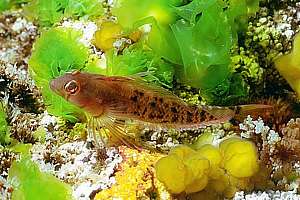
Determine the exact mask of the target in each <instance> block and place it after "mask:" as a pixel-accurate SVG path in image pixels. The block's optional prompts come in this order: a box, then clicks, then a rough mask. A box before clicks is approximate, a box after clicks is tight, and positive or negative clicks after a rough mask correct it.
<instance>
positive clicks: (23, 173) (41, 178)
mask: <svg viewBox="0 0 300 200" xmlns="http://www.w3.org/2000/svg"><path fill="white" fill-rule="evenodd" d="M8 180H9V181H10V182H11V183H12V185H13V186H14V191H13V193H12V200H27V199H30V200H39V199H44V200H54V199H55V200H70V199H72V195H71V194H72V192H71V191H72V190H71V187H70V186H69V185H67V184H65V183H63V182H61V181H59V180H58V179H57V178H55V177H54V176H52V175H50V174H47V173H43V172H42V171H41V170H40V169H39V167H38V165H37V164H35V163H34V162H33V161H31V160H30V159H29V158H28V157H27V158H26V157H25V158H22V159H21V160H20V161H14V162H13V164H12V166H11V168H10V169H9V175H8Z"/></svg>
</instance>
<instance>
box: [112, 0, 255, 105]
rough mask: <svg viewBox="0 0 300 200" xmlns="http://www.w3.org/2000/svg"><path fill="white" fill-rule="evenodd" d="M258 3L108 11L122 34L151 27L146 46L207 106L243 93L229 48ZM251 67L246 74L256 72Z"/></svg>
mask: <svg viewBox="0 0 300 200" xmlns="http://www.w3.org/2000/svg"><path fill="white" fill-rule="evenodd" d="M258 5H259V0H253V1H246V0H242V1H236V0H231V1H218V0H210V1H204V0H193V1H170V2H165V1H143V2H141V3H138V2H137V1H136V0H122V1H117V4H116V6H115V8H113V9H112V13H113V14H114V15H116V16H117V18H118V22H119V24H120V25H121V26H123V27H125V30H126V29H136V28H138V27H141V26H143V25H145V24H150V25H151V31H150V32H149V34H148V35H147V37H146V38H145V44H147V45H148V46H149V47H150V48H151V49H152V50H153V51H154V52H155V53H156V54H157V55H158V56H160V57H162V58H163V59H165V60H167V61H168V62H170V63H171V64H172V65H173V66H174V69H175V78H176V80H177V81H179V82H180V83H183V84H187V85H190V86H192V87H194V88H199V89H200V90H201V93H200V95H201V96H202V97H203V98H205V99H206V100H207V101H208V102H210V103H222V101H223V103H222V104H228V103H230V102H231V101H237V100H238V99H239V98H244V97H245V96H247V95H248V91H249V89H248V86H247V83H246V82H245V81H244V79H243V77H241V76H239V75H238V74H236V73H235V71H234V70H232V68H231V67H232V66H233V65H231V49H232V48H233V47H234V45H236V43H237V40H238V32H239V31H241V30H243V29H244V28H245V27H246V25H247V21H248V17H249V16H251V15H253V14H254V13H255V12H256V11H257V10H258V8H259V6H258ZM144 8H145V9H146V8H150V9H148V10H146V11H145V10H144ZM128 10H130V11H131V10H133V11H134V12H128ZM255 69H258V68H255ZM255 69H254V68H252V69H250V71H249V73H250V75H251V76H255V75H256V74H257V73H260V72H258V71H255ZM258 76H260V75H258ZM227 96H229V97H228V98H226V99H225V100H224V97H227ZM220 99H221V100H220Z"/></svg>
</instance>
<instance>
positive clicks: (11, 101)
mask: <svg viewBox="0 0 300 200" xmlns="http://www.w3.org/2000/svg"><path fill="white" fill-rule="evenodd" d="M276 2H277V1H276ZM276 2H265V3H262V4H261V8H260V10H259V12H258V13H257V15H256V16H254V17H252V18H251V19H250V21H249V23H248V28H247V31H246V32H245V33H244V35H243V41H242V42H241V43H239V46H238V47H236V48H234V49H232V52H233V55H232V63H233V65H234V66H235V67H234V68H235V69H236V70H237V71H239V72H241V73H243V75H244V76H245V77H246V78H245V80H246V81H247V84H248V85H249V87H250V93H252V94H256V95H253V96H254V98H257V97H258V96H260V95H261V94H264V95H265V96H266V99H258V98H257V100H255V101H258V102H268V103H270V104H272V105H274V107H275V111H274V113H273V114H274V115H273V116H272V118H271V119H270V118H266V119H264V118H263V119H252V118H251V117H250V116H248V117H247V118H246V119H244V120H242V123H240V124H239V125H238V126H233V125H228V124H223V125H221V124H220V125H216V126H213V127H209V128H206V129H204V130H197V131H182V132H176V131H168V132H164V131H150V130H143V131H142V133H141V134H140V137H141V138H142V140H143V142H145V143H147V144H148V145H150V146H152V147H153V148H155V149H157V150H160V151H161V152H166V151H168V150H170V149H171V148H173V147H174V146H176V145H178V144H183V143H184V144H187V143H192V142H194V141H197V138H198V136H199V135H201V134H202V133H209V134H211V135H212V136H213V137H212V143H218V141H220V140H221V139H222V138H224V137H227V136H229V135H238V136H240V137H242V138H248V139H251V140H252V141H254V142H255V144H256V146H257V149H258V155H259V159H260V162H261V165H262V167H261V170H260V173H259V174H258V175H257V176H254V177H253V179H251V181H252V182H251V183H249V185H247V187H241V188H243V190H241V191H239V187H235V188H234V190H228V191H226V195H224V194H222V195H223V196H222V195H220V196H221V197H222V198H224V196H227V197H231V198H233V199H235V200H242V199H300V195H299V181H300V178H299V176H300V119H298V118H297V119H292V117H294V115H293V114H294V110H293V109H294V107H293V106H294V105H295V104H297V101H298V100H297V99H296V98H295V95H294V93H293V91H292V90H291V88H290V87H289V85H288V84H287V83H286V81H285V80H284V78H283V77H281V76H280V75H279V73H278V72H277V71H276V69H275V67H274V63H273V59H274V58H275V57H276V56H278V55H280V54H285V53H288V52H289V51H290V50H291V46H292V41H293V36H294V35H295V34H296V32H298V31H299V25H300V3H297V2H294V1H278V4H277V3H276ZM60 24H61V25H62V26H64V27H73V28H77V29H83V30H84V33H85V34H84V38H83V42H86V43H87V44H88V45H91V42H90V41H91V38H92V35H93V32H94V31H95V27H96V25H95V23H93V22H91V21H84V20H82V21H80V20H79V21H78V20H70V19H66V20H65V21H64V20H63V21H62V22H61V23H60ZM39 33H40V32H39V28H38V26H36V25H34V23H32V22H30V21H28V20H27V19H26V18H25V17H24V16H23V13H22V9H20V10H18V9H17V10H8V11H4V12H2V13H1V16H0V98H1V101H2V102H3V104H5V106H4V107H5V109H4V110H5V112H6V113H7V122H8V126H9V135H10V136H9V137H10V138H11V139H10V144H5V145H3V146H0V173H1V174H0V198H1V199H11V198H12V194H13V192H14V191H16V190H18V189H17V188H14V187H15V185H14V184H15V183H14V181H13V179H10V178H9V177H10V176H12V175H11V174H8V173H9V170H10V167H11V165H12V163H13V162H14V161H16V160H20V159H21V157H23V158H24V155H27V156H29V161H28V162H30V160H31V161H33V162H34V163H36V164H37V166H38V168H39V170H40V171H41V172H42V173H49V174H52V175H53V176H55V177H57V178H58V179H59V180H60V181H61V182H63V183H66V184H67V185H68V186H67V187H69V189H70V188H71V189H70V190H71V195H70V196H72V197H73V198H74V199H80V200H84V199H124V200H125V199H126V200H127V199H199V198H204V196H203V195H205V198H206V199H209V198H216V197H215V196H214V195H215V194H210V193H209V192H207V193H205V194H203V193H199V194H197V193H196V194H190V195H184V194H180V195H172V194H171V193H170V192H168V190H167V189H166V188H165V187H164V185H163V184H162V183H161V182H159V181H158V179H157V177H156V174H155V168H154V164H155V163H156V161H157V160H158V159H160V158H161V157H163V156H165V155H164V154H163V153H153V152H151V151H149V150H143V151H137V150H134V149H131V148H128V147H126V146H119V147H110V148H107V149H106V151H101V150H98V149H97V148H96V147H95V146H94V145H93V143H92V142H91V141H89V140H86V137H87V131H86V125H85V124H83V123H70V122H67V121H65V120H64V119H63V118H60V117H55V116H52V115H50V114H48V113H47V105H44V103H43V99H42V97H41V93H40V90H39V89H38V88H37V87H36V86H35V83H34V81H33V80H32V78H31V77H30V75H29V72H28V59H29V57H30V55H31V49H32V45H33V43H34V41H35V39H36V37H37V36H38V35H39ZM49 45H50V44H49ZM299 78H300V77H299ZM174 88H175V89H174V92H175V93H176V94H178V96H179V97H181V98H183V99H184V100H185V101H187V102H189V103H192V104H205V98H203V97H202V96H201V94H199V91H198V90H196V89H193V88H191V87H188V86H183V85H180V84H177V85H175V86H174ZM263 98H265V97H263ZM280 99H282V100H280ZM268 120H270V121H271V122H272V123H270V122H269V121H268ZM269 124H272V127H269ZM0 125H1V124H0ZM1 134H2V133H1ZM1 137H2V136H0V138H1ZM22 144H27V146H26V145H22ZM26 149H30V152H29V153H28V152H27V150H26ZM10 173H13V172H10ZM41 177H42V175H41ZM25 180H26V179H25ZM19 181H20V180H19ZM23 181H24V180H23ZM174 182H176V178H174ZM20 184H21V185H22V184H26V181H25V183H20ZM38 184H39V183H38ZM32 186H34V183H32ZM50 189H51V188H50ZM231 189H232V188H231ZM66 191H68V189H66ZM22 192H24V191H21V193H22ZM53 192H56V191H53ZM224 193H225V192H224ZM40 194H42V193H40ZM21 195H22V194H21ZM66 196H68V195H66ZM70 196H68V197H70ZM221 197H220V198H221ZM14 198H15V199H16V198H17V197H14ZM37 199H43V197H42V196H41V197H40V198H37Z"/></svg>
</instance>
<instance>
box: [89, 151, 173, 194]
mask: <svg viewBox="0 0 300 200" xmlns="http://www.w3.org/2000/svg"><path fill="white" fill-rule="evenodd" d="M121 149H123V148H122V147H120V151H121ZM122 151H123V156H124V160H125V161H124V162H123V163H122V164H121V165H120V166H119V169H118V171H117V172H116V173H115V179H116V183H115V184H114V185H113V186H112V187H111V188H109V189H107V190H102V191H100V192H99V193H98V194H97V195H96V196H95V200H106V199H107V200H108V199H111V200H112V199H120V200H137V199H145V200H146V199H149V200H150V199H171V196H170V194H169V193H168V192H167V191H166V189H165V187H164V186H163V185H162V183H160V182H159V181H158V180H157V178H156V175H155V170H154V164H155V163H156V162H157V160H158V159H160V158H161V157H162V156H163V155H162V154H157V153H151V154H150V153H148V152H147V151H142V152H139V151H137V150H133V149H129V148H124V149H123V150H122Z"/></svg>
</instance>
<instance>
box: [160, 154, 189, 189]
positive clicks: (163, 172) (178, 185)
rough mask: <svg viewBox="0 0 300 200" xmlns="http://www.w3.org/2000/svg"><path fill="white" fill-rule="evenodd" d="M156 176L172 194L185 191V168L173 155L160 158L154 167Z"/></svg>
mask: <svg viewBox="0 0 300 200" xmlns="http://www.w3.org/2000/svg"><path fill="white" fill-rule="evenodd" d="M155 169H156V175H157V178H158V180H160V181H161V182H162V183H163V184H164V185H165V186H166V188H167V189H168V190H169V191H170V192H171V193H174V194H178V193H181V192H183V191H184V189H185V182H186V181H185V179H186V174H187V171H186V167H185V165H184V163H183V161H182V160H181V159H180V158H179V157H178V156H177V155H175V154H173V155H169V156H166V157H164V158H161V159H160V160H159V161H158V162H157V163H156V165H155Z"/></svg>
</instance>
